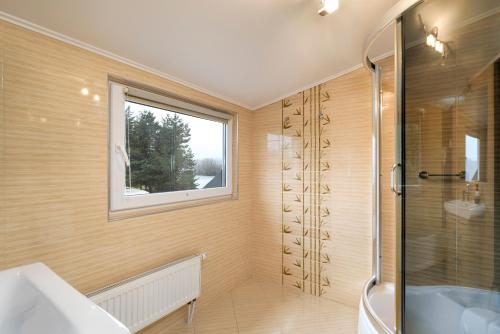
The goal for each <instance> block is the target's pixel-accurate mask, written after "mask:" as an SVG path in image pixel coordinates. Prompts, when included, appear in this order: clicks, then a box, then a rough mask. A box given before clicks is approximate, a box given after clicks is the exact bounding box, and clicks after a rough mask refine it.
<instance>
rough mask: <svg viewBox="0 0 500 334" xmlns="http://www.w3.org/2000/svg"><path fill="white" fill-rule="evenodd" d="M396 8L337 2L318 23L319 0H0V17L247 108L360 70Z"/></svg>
mask: <svg viewBox="0 0 500 334" xmlns="http://www.w3.org/2000/svg"><path fill="white" fill-rule="evenodd" d="M396 2H397V0H340V8H339V10H338V11H337V12H336V13H334V14H332V15H329V16H325V17H320V16H319V15H318V14H317V10H318V7H319V4H320V0H143V1H137V0H85V1H83V0H43V1H40V0H0V11H3V12H5V13H8V14H10V15H14V16H16V17H19V18H21V19H24V20H27V21H30V22H32V23H35V24H37V25H40V26H42V27H44V28H47V29H50V30H53V31H55V32H58V33H60V34H64V35H66V36H69V37H71V38H73V39H76V40H79V41H82V42H84V43H88V44H91V45H93V46H95V47H97V48H99V49H102V50H104V51H107V52H110V53H113V54H115V55H118V56H121V57H124V58H126V59H129V60H131V61H133V62H136V63H140V64H142V65H145V66H147V67H150V68H152V69H154V70H156V71H158V72H161V73H164V74H166V75H167V76H169V77H172V78H176V79H177V80H178V81H181V82H183V83H185V84H187V85H189V86H192V87H195V88H198V89H200V88H201V90H203V91H205V92H208V93H210V94H212V95H215V96H218V97H222V98H223V99H225V100H228V101H231V102H234V103H236V104H238V105H241V106H244V107H247V108H249V109H256V108H258V107H261V106H264V105H266V104H268V103H271V102H274V101H276V100H279V99H280V98H282V97H285V96H287V95H290V94H293V93H295V92H297V91H299V90H301V89H304V88H308V87H310V86H313V85H314V84H317V83H320V82H322V81H325V80H326V79H328V78H329V77H332V76H335V75H336V74H339V73H341V72H343V71H346V70H348V69H351V68H353V67H354V66H357V65H359V64H360V63H361V57H362V46H363V42H364V39H365V38H366V36H368V35H369V33H370V32H371V29H373V28H374V27H375V26H376V25H377V23H378V20H379V19H380V18H381V17H382V16H383V14H384V13H385V12H386V11H387V10H388V9H389V8H390V7H391V6H392V5H393V4H394V3H396ZM391 43H392V39H388V40H387V42H386V45H382V47H380V46H379V47H380V52H382V51H384V50H390V49H391V47H392V46H391ZM377 50H378V49H377Z"/></svg>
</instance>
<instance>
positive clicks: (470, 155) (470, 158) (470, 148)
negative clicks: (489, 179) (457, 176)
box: [465, 135, 480, 182]
mask: <svg viewBox="0 0 500 334" xmlns="http://www.w3.org/2000/svg"><path fill="white" fill-rule="evenodd" d="M479 150H480V145H479V138H477V137H473V136H469V135H465V181H468V182H471V181H479Z"/></svg>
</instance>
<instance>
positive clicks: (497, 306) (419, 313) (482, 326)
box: [358, 280, 500, 334]
mask: <svg viewBox="0 0 500 334" xmlns="http://www.w3.org/2000/svg"><path fill="white" fill-rule="evenodd" d="M372 285H373V283H372V280H371V281H369V282H368V283H367V286H366V287H365V291H366V292H367V294H366V296H364V297H362V298H361V302H360V305H359V321H358V333H359V334H378V333H384V334H385V333H394V328H395V326H394V324H395V312H394V286H393V285H392V284H391V283H384V284H381V285H377V286H374V287H372V288H370V287H371V286H372ZM363 299H364V300H363ZM406 319H407V321H406V333H407V334H422V333H425V334H448V333H457V334H500V293H498V292H492V291H488V290H482V289H474V288H467V287H461V286H410V287H407V288H406Z"/></svg>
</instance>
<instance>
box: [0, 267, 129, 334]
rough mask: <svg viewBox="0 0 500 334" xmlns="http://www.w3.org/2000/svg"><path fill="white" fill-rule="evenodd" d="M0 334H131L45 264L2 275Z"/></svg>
mask: <svg viewBox="0 0 500 334" xmlns="http://www.w3.org/2000/svg"><path fill="white" fill-rule="evenodd" d="M0 333H6V334H7V333H8V334H35V333H36V334H41V333H47V334H48V333H50V334H100V333H103V334H104V333H106V334H130V332H129V330H128V329H127V328H126V327H125V326H124V325H123V324H121V323H120V322H119V321H118V320H116V319H115V318H113V317H112V316H111V315H109V314H108V313H106V312H105V311H104V310H103V309H101V308H100V307H99V306H97V305H96V304H94V303H93V302H92V301H90V300H89V299H88V298H87V297H85V296H84V295H82V294H81V293H80V292H78V291H76V290H75V289H74V288H73V287H72V286H71V285H69V284H68V283H66V282H65V281H64V280H63V279H62V278H60V277H59V276H57V275H56V274H55V273H54V272H53V271H51V270H50V269H49V268H48V267H47V266H46V265H44V264H42V263H34V264H30V265H27V266H23V267H18V268H13V269H8V270H4V271H0Z"/></svg>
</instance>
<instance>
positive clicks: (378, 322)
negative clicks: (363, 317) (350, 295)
mask: <svg viewBox="0 0 500 334" xmlns="http://www.w3.org/2000/svg"><path fill="white" fill-rule="evenodd" d="M376 281H377V278H376V276H372V277H371V278H370V279H369V280H368V281H366V283H365V285H364V286H363V294H362V295H361V305H362V306H363V309H364V311H365V314H367V315H368V317H369V320H370V323H371V324H372V325H373V327H375V329H376V330H377V331H378V332H379V333H382V334H394V331H393V330H391V329H390V328H389V327H388V326H387V325H386V324H385V323H384V322H383V321H382V319H380V318H379V316H378V315H377V313H376V312H375V310H374V309H373V307H372V306H371V304H370V299H369V298H368V296H369V293H370V291H371V289H372V288H373V287H375V286H376Z"/></svg>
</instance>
